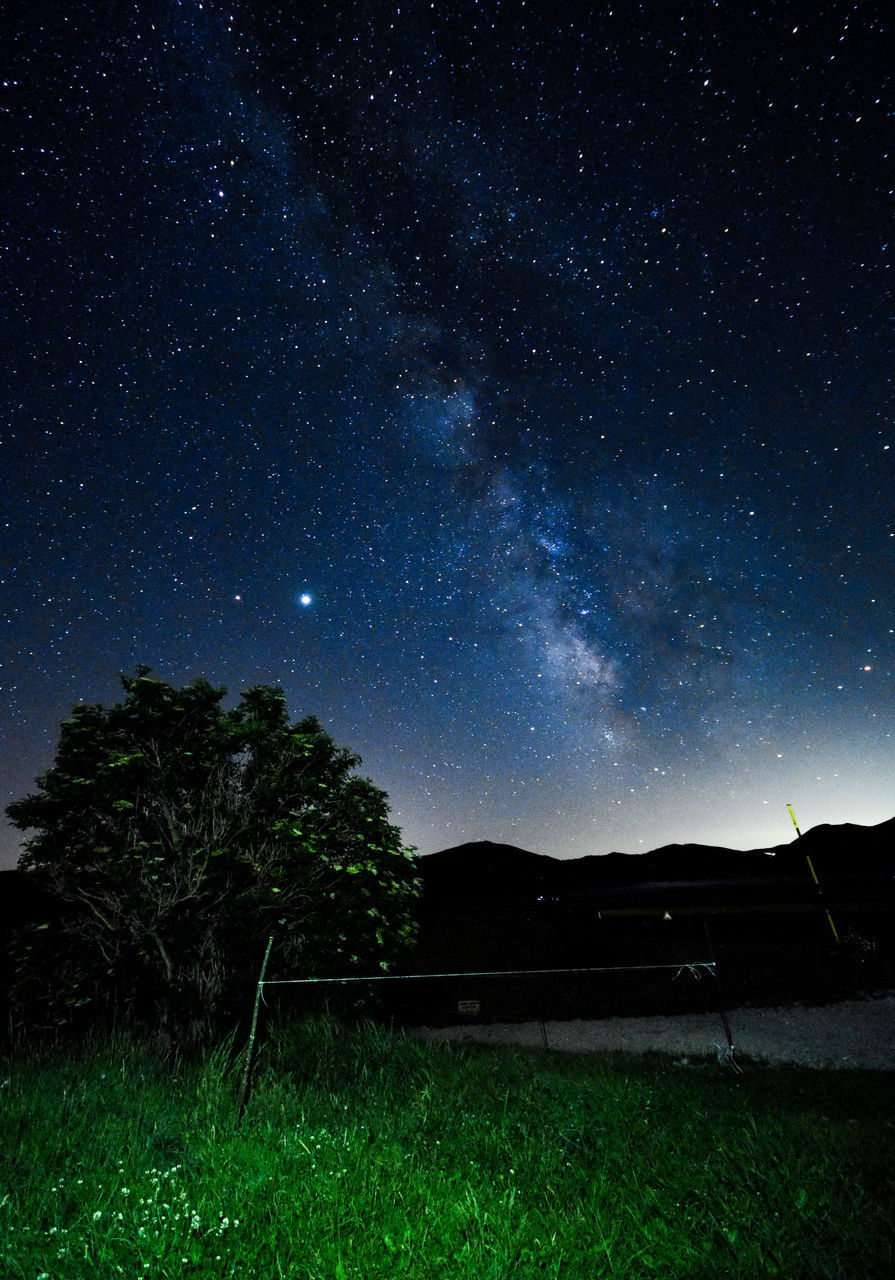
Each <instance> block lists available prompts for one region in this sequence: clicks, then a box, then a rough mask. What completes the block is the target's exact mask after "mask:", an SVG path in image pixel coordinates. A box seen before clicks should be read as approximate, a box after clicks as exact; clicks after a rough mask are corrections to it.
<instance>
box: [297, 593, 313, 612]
mask: <svg viewBox="0 0 895 1280" xmlns="http://www.w3.org/2000/svg"><path fill="white" fill-rule="evenodd" d="M312 600H313V597H312V596H309V595H308V593H307V592H306V591H305V592H304V593H303V594H302V595H300V596H299V597H298V603H299V604H300V605H302V606H303V607H304V608H305V609H307V607H308V605H309V604H310V603H311V602H312Z"/></svg>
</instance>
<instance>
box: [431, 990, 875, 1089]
mask: <svg viewBox="0 0 895 1280" xmlns="http://www.w3.org/2000/svg"><path fill="white" fill-rule="evenodd" d="M728 1022H729V1024H730V1030H731V1035H732V1038H733V1045H734V1051H735V1055H736V1058H737V1060H748V1059H758V1060H762V1061H766V1062H777V1063H794V1064H797V1065H800V1066H806V1067H821V1068H825V1069H828V1070H829V1069H834V1070H835V1069H839V1070H842V1069H847V1068H850V1067H851V1068H855V1067H863V1068H871V1069H877V1070H883V1071H895V994H893V993H892V992H884V993H882V994H880V995H874V996H870V997H867V998H866V999H857V1000H844V1001H842V1002H841V1003H839V1004H829V1005H818V1006H810V1007H806V1006H804V1005H794V1006H793V1007H791V1008H780V1009H749V1008H742V1009H732V1010H730V1012H729V1013H728ZM413 1034H414V1035H416V1036H418V1037H420V1038H421V1039H425V1040H456V1041H465V1042H467V1043H475V1044H517V1045H524V1046H527V1047H529V1048H543V1047H545V1045H546V1047H549V1048H551V1049H558V1050H560V1051H565V1052H571V1053H599V1052H606V1051H611V1050H623V1051H625V1052H627V1053H647V1052H657V1053H668V1054H672V1055H674V1057H675V1058H676V1059H678V1060H679V1061H680V1060H682V1059H687V1060H701V1059H704V1058H706V1057H718V1058H721V1059H724V1058H725V1057H726V1056H727V1054H728V1040H727V1033H726V1031H725V1028H724V1024H723V1022H722V1019H721V1017H720V1015H719V1014H708V1013H698V1014H678V1015H676V1016H675V1017H671V1018H660V1017H656V1018H605V1019H601V1020H599V1021H585V1020H583V1019H576V1020H573V1021H570V1022H543V1023H541V1022H520V1023H509V1022H503V1023H491V1024H482V1025H468V1026H462V1027H420V1028H419V1029H418V1030H417V1031H415V1032H414V1033H413Z"/></svg>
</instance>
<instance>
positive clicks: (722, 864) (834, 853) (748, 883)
mask: <svg viewBox="0 0 895 1280" xmlns="http://www.w3.org/2000/svg"><path fill="white" fill-rule="evenodd" d="M807 858H810V859H811V862H812V864H813V866H814V870H815V872H816V874H817V877H818V879H819V881H820V886H821V890H822V891H823V892H824V893H826V894H827V895H829V894H830V893H835V895H837V896H842V895H843V894H844V895H845V896H846V897H847V898H848V899H849V900H853V899H854V898H855V896H856V895H857V896H861V894H863V893H867V892H872V893H873V894H874V895H876V894H877V893H884V894H886V895H887V896H889V897H891V896H892V895H893V889H895V879H893V877H895V818H891V819H889V820H888V821H887V822H883V823H880V824H879V825H878V826H873V827H862V826H858V825H857V824H855V823H843V824H841V825H838V826H832V825H829V824H823V825H821V826H817V827H814V828H812V830H810V831H808V832H806V833H805V834H804V835H803V836H801V837H799V838H797V839H795V840H792V841H790V842H786V843H781V844H778V845H774V846H770V847H766V848H761V849H751V850H746V851H741V850H735V849H725V848H722V847H720V846H714V845H702V844H683V845H680V844H671V845H665V846H663V847H662V848H660V849H655V850H653V851H652V852H650V853H645V854H623V853H609V854H605V855H592V856H589V857H584V858H576V859H566V860H562V859H557V858H551V857H549V856H547V855H545V854H537V853H530V852H528V851H527V850H524V849H517V848H514V847H513V846H512V845H504V844H493V843H491V842H490V841H487V840H483V841H477V842H474V843H471V844H463V845H458V846H457V847H455V848H452V849H444V850H442V851H441V852H439V853H433V854H429V855H428V856H426V857H424V858H422V859H421V875H422V879H423V886H424V902H425V905H426V907H427V909H433V908H437V907H438V905H439V904H445V905H446V904H447V903H451V902H453V903H459V902H461V901H462V902H465V903H466V904H467V905H472V904H474V903H480V904H482V905H483V906H484V905H485V904H488V903H494V902H497V901H504V902H506V901H511V900H515V901H516V902H519V901H520V900H523V899H524V900H529V901H532V900H533V901H538V900H547V899H553V900H568V899H570V898H579V899H580V898H583V897H584V898H594V897H602V898H605V899H606V901H607V906H608V905H609V903H610V901H611V900H613V899H622V898H624V899H626V900H630V901H635V900H639V901H643V902H646V901H648V900H650V899H653V898H655V897H657V896H658V897H662V896H663V895H664V896H666V897H667V896H668V895H669V894H673V896H674V898H675V899H678V900H679V899H681V898H682V896H683V897H686V896H687V894H688V892H689V893H695V894H696V895H697V896H698V897H699V899H700V901H704V900H705V897H706V894H709V895H711V894H712V892H714V893H715V895H716V896H718V897H720V898H722V899H725V900H726V899H729V898H730V897H731V896H732V895H733V896H734V897H735V896H736V893H737V892H741V893H744V894H746V895H748V896H751V897H755V896H756V895H760V896H765V897H767V896H771V897H773V896H775V895H776V896H782V897H783V898H784V899H785V900H786V901H791V900H792V899H793V897H794V896H795V897H801V896H802V892H804V893H805V894H806V895H807V896H808V897H809V898H810V897H812V896H813V897H815V898H816V897H817V894H818V890H817V887H816V886H815V884H814V881H813V879H812V877H811V872H810V869H809V867H808V862H807Z"/></svg>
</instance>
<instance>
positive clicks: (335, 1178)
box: [0, 1020, 895, 1280]
mask: <svg viewBox="0 0 895 1280" xmlns="http://www.w3.org/2000/svg"><path fill="white" fill-rule="evenodd" d="M239 1079H240V1071H239V1063H238V1061H233V1060H232V1056H231V1054H230V1052H229V1049H228V1047H227V1046H223V1047H221V1048H219V1049H218V1050H216V1051H215V1052H213V1053H211V1054H209V1055H208V1056H207V1058H206V1059H205V1060H204V1061H202V1062H196V1063H192V1064H190V1063H182V1064H175V1065H173V1066H172V1065H170V1064H168V1065H166V1064H165V1062H164V1061H163V1060H161V1059H160V1058H158V1057H157V1056H153V1054H152V1053H151V1052H150V1051H148V1050H146V1049H144V1048H141V1047H140V1046H139V1045H135V1044H133V1043H128V1042H123V1041H118V1042H115V1041H106V1042H104V1043H102V1044H95V1045H93V1046H92V1047H91V1048H89V1049H88V1050H86V1051H84V1052H83V1053H82V1054H80V1055H78V1056H69V1057H65V1056H62V1055H61V1054H56V1055H54V1054H42V1055H39V1054H34V1055H32V1056H30V1057H28V1058H26V1059H24V1060H23V1059H22V1058H18V1059H12V1060H9V1061H7V1062H6V1063H5V1065H4V1067H3V1076H2V1088H0V1105H2V1132H0V1167H2V1177H3V1183H2V1190H0V1275H2V1276H3V1277H4V1280H6V1278H7V1277H8V1278H9V1280H86V1278H87V1277H93V1276H97V1277H98V1276H102V1277H104V1278H106V1277H115V1276H127V1277H131V1278H141V1277H151V1278H152V1280H165V1278H167V1277H181V1276H202V1277H216V1278H217V1277H228V1276H240V1277H244V1276H250V1277H257V1278H258V1280H268V1278H269V1277H270V1278H276V1280H278V1278H280V1277H284V1278H285V1277H289V1280H347V1278H348V1277H363V1278H364V1280H376V1278H377V1277H383V1278H385V1277H388V1278H389V1280H391V1278H392V1277H420V1278H422V1277H425V1278H426V1280H431V1277H433V1276H436V1275H437V1276H439V1277H464V1278H467V1277H474V1278H475V1280H498V1278H499V1280H508V1278H510V1277H512V1278H515V1277H529V1276H539V1277H540V1276H547V1277H562V1278H563V1280H578V1278H579V1277H580V1278H581V1280H596V1278H597V1277H616V1278H619V1280H621V1278H626V1280H634V1278H635V1277H636V1278H639V1277H649V1276H656V1277H662V1278H663V1280H673V1278H674V1277H687V1278H688V1280H690V1278H691V1277H692V1278H698V1277H708V1276H712V1277H719V1276H720V1277H728V1276H731V1277H733V1276H736V1277H753V1276H754V1277H759V1276H762V1277H764V1276H773V1275H777V1276H786V1277H804V1278H806V1280H807V1278H808V1277H811V1278H815V1277H818V1278H819V1277H849V1278H852V1277H857V1276H860V1277H862V1278H867V1277H872V1276H885V1277H890V1276H892V1275H893V1274H895V1230H893V1223H892V1217H891V1210H892V1204H893V1194H892V1193H893V1190H895V1188H893V1178H892V1172H891V1146H892V1138H893V1121H895V1103H893V1095H892V1090H891V1087H890V1086H891V1077H889V1076H886V1075H885V1074H884V1073H875V1072H839V1073H829V1074H826V1073H820V1072H810V1071H807V1070H797V1069H786V1070H778V1069H772V1068H768V1067H760V1066H753V1067H750V1068H748V1069H747V1071H746V1072H745V1074H744V1075H743V1076H741V1077H736V1076H734V1075H733V1074H732V1073H731V1072H730V1071H729V1070H724V1069H722V1068H719V1067H718V1066H717V1065H715V1064H711V1065H698V1066H689V1067H684V1066H677V1065H675V1064H674V1063H673V1062H672V1061H671V1060H670V1059H662V1058H658V1057H654V1058H643V1059H639V1058H633V1057H624V1056H621V1055H615V1056H602V1057H584V1056H581V1057H577V1056H565V1055H564V1056H554V1055H552V1054H550V1053H549V1052H545V1051H531V1050H525V1051H523V1050H514V1049H484V1048H463V1049H457V1048H452V1047H450V1046H439V1045H432V1044H421V1043H418V1042H416V1041H414V1040H412V1039H409V1038H405V1037H403V1036H397V1037H392V1036H391V1035H389V1034H388V1033H387V1032H385V1031H383V1030H382V1029H379V1028H377V1027H374V1026H366V1027H362V1028H359V1029H355V1030H345V1029H343V1028H340V1027H339V1026H338V1025H337V1024H335V1023H333V1022H328V1021H325V1020H315V1021H309V1022H306V1023H303V1024H301V1025H299V1026H298V1027H297V1028H295V1029H293V1030H292V1031H290V1032H280V1033H278V1034H276V1035H273V1036H272V1037H271V1038H270V1039H269V1040H268V1041H267V1044H266V1046H265V1047H264V1048H263V1050H262V1053H261V1058H260V1061H259V1064H258V1068H257V1070H256V1074H255V1084H254V1090H253V1093H252V1097H251V1099H250V1102H249V1106H248V1109H247V1111H246V1113H245V1116H244V1119H243V1121H242V1124H241V1125H239V1126H237V1125H236V1111H237V1102H238V1093H239Z"/></svg>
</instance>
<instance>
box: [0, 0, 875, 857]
mask: <svg viewBox="0 0 895 1280" xmlns="http://www.w3.org/2000/svg"><path fill="white" fill-rule="evenodd" d="M753 10H754V12H753ZM891 12H892V10H891V7H890V5H888V4H886V5H884V4H883V3H882V0H879V2H876V3H860V0H859V2H858V3H856V4H854V3H840V2H839V0H831V2H830V3H818V2H817V0H815V2H814V3H811V4H808V3H799V4H789V3H764V4H762V3H759V4H758V5H753V4H742V3H739V0H724V3H719V4H711V3H701V4H697V3H683V4H678V5H673V4H669V3H667V2H666V3H659V4H656V5H655V6H650V5H648V4H622V3H619V4H616V5H609V4H605V3H594V4H580V3H577V2H576V0H563V3H559V4H546V3H543V4H538V3H528V4H522V3H519V2H518V0H517V2H516V3H509V2H507V3H497V2H496V0H486V2H482V3H479V4H472V3H468V2H462V0H461V2H460V3H457V2H456V0H452V2H451V3H447V2H444V3H441V2H438V3H433V4H429V3H425V4H423V3H402V4H400V5H398V4H395V3H374V2H372V0H370V2H368V3H357V4H353V5H352V4H344V5H338V4H327V3H323V2H321V3H314V4H294V5H293V4H285V3H284V4H279V5H277V4H261V3H243V4H232V5H226V4H223V3H218V0H206V2H205V3H204V4H200V3H198V2H197V0H182V2H181V3H178V2H177V0H140V2H139V3H134V2H133V0H131V2H130V3H128V2H126V0H121V2H120V3H115V4H109V5H100V4H95V3H80V2H78V0H75V2H72V0H60V2H59V3H42V2H41V0H35V2H34V3H32V4H30V5H29V6H26V7H24V8H23V16H22V17H21V18H20V19H18V20H16V19H10V18H8V17H7V18H6V19H5V23H6V27H5V30H4V31H3V35H2V48H3V77H2V99H0V110H2V114H0V121H2V133H3V136H4V137H5V141H4V142H3V146H2V152H0V154H2V165H3V172H2V176H0V226H2V240H0V246H2V274H0V279H2V287H3V293H4V297H3V312H2V315H3V338H2V344H0V345H2V355H0V360H2V369H3V373H2V383H0V387H2V390H0V395H2V417H0V432H2V448H0V460H2V467H0V479H2V485H3V490H4V496H3V520H2V523H3V530H2V537H3V542H2V561H0V572H2V580H3V594H2V622H3V630H2V646H0V662H2V669H0V684H2V694H0V717H2V719H0V736H2V790H3V793H4V794H3V803H4V804H6V803H8V802H9V801H10V800H12V799H16V798H19V797H20V796H21V795H23V794H24V793H25V792H27V791H28V790H30V789H32V787H33V783H34V779H35V777H36V775H37V774H38V773H40V772H41V771H42V770H44V769H46V768H47V767H48V766H49V765H50V764H51V762H52V758H53V750H54V747H55V743H56V740H57V736H58V727H59V722H60V721H61V720H62V719H63V718H65V717H66V716H67V714H68V713H69V712H70V710H71V707H72V706H73V705H74V704H75V703H76V702H78V701H81V700H83V701H87V702H102V703H104V704H109V703H111V702H114V701H116V700H118V698H119V697H120V696H121V689H120V685H119V683H118V676H119V674H120V673H121V672H125V673H132V672H133V670H134V668H135V666H136V665H137V664H138V663H145V664H147V665H148V666H150V667H152V669H153V671H154V672H155V673H156V674H158V675H159V676H162V677H164V678H166V679H169V680H172V681H174V682H175V683H177V684H180V683H182V682H185V681H187V680H190V679H192V678H194V677H197V676H205V677H207V678H208V679H209V680H211V681H212V683H214V684H221V685H226V686H227V688H228V690H229V691H230V693H229V696H228V700H227V705H229V704H230V703H232V702H233V701H235V699H236V696H237V694H238V692H239V690H240V689H243V688H245V687H247V686H248V685H251V684H255V683H276V684H279V685H281V686H282V688H283V689H284V690H285V692H286V695H287V699H288V705H289V709H290V712H291V713H292V715H293V716H294V717H296V718H297V717H299V716H303V715H309V714H313V715H317V716H318V717H319V718H320V719H321V721H322V722H323V724H324V727H325V728H326V729H327V730H328V731H329V732H330V733H332V734H333V736H334V737H335V738H336V740H337V741H338V742H340V743H342V744H343V745H346V746H349V747H351V748H353V749H355V750H357V751H359V752H360V753H361V755H362V756H363V761H364V763H363V769H362V771H363V772H364V773H365V774H367V775H368V776H370V777H371V778H372V779H373V781H374V782H375V783H377V785H379V786H381V787H383V788H384V789H385V790H386V791H387V792H388V793H389V796H390V798H391V801H392V812H393V819H394V821H395V822H397V823H398V825H399V826H401V828H402V830H403V832H404V837H405V839H406V840H407V841H408V842H409V843H411V844H414V845H417V846H418V847H419V849H420V851H421V852H423V853H427V852H431V851H433V850H435V849H439V848H444V847H446V846H449V845H454V844H459V843H461V842H463V841H466V840H478V839H489V840H497V841H505V842H508V843H512V844H517V845H520V846H522V847H524V848H527V849H531V850H534V851H536V852H540V853H549V854H553V855H554V856H558V857H572V856H578V855H582V854H588V853H606V852H609V851H610V850H613V849H618V850H622V851H625V852H629V853H635V852H637V851H642V850H645V849H649V848H651V847H655V846H657V845H660V844H665V843H669V842H672V841H688V840H698V841H704V842H708V843H716V844H727V845H731V846H737V847H741V848H751V847H759V846H761V845H763V844H765V843H768V844H770V843H779V842H780V841H781V840H786V839H788V838H790V837H791V836H793V835H794V832H793V831H792V827H791V825H790V821H789V816H788V814H787V812H786V805H787V803H788V802H791V803H792V804H793V807H794V809H795V812H796V816H797V818H798V819H799V823H800V826H801V827H802V829H803V830H807V829H809V828H810V827H812V826H814V825H816V824H817V823H820V822H843V821H853V822H859V823H876V822H880V821H883V820H884V819H886V818H889V817H891V816H892V815H893V813H895V779H893V768H892V763H893V710H895V694H893V673H895V609H893V591H892V588H893V583H895V483H893V480H895V476H893V472H895V466H893V464H895V429H893V422H892V411H893V399H895V397H893V384H892V372H893V368H895V363H893V359H892V340H891V328H890V325H891V315H892V296H893V290H892V272H891V262H892V246H891V241H890V237H891V234H892V213H893V201H892V194H893V192H892V188H893V166H892V158H891V150H892V146H893V132H892V104H893V95H892V73H891V71H890V69H889V68H890V66H891V56H890V55H891V51H892V48H893V47H895V46H893V31H892V27H893V25H895V24H893V20H892V18H891V17H890V16H888V15H890V14H891ZM2 837H3V846H2V856H3V858H4V859H5V864H6V865H9V864H10V862H11V861H12V860H13V859H14V857H15V851H16V849H17V847H18V833H16V832H14V831H13V830H12V829H8V830H4V831H3V833H2Z"/></svg>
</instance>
